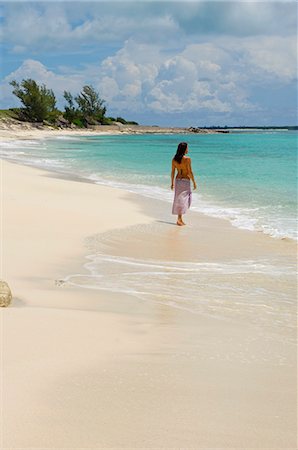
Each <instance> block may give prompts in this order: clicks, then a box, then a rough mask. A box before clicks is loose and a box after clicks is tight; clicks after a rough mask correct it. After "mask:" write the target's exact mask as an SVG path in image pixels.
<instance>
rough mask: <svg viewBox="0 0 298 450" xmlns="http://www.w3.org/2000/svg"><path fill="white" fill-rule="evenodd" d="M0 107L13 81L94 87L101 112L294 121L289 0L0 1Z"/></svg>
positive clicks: (190, 122)
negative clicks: (102, 102)
mask: <svg viewBox="0 0 298 450" xmlns="http://www.w3.org/2000/svg"><path fill="white" fill-rule="evenodd" d="M0 5H1V8H0V25H1V32H0V39H1V73H0V87H1V98H0V101H1V103H0V108H1V109H4V108H9V107H15V106H20V103H19V101H18V99H17V98H16V97H15V96H14V95H13V94H12V87H11V86H10V84H9V82H10V81H11V80H17V81H21V80H22V79H26V78H33V79H34V80H36V81H37V82H38V83H39V84H45V85H46V86H47V87H48V88H50V89H53V91H54V93H55V95H56V97H57V106H58V107H59V108H61V109H63V108H64V105H65V102H64V99H63V92H64V91H65V90H67V91H70V92H71V93H73V94H74V95H76V94H78V93H79V92H80V91H81V89H82V87H83V86H84V85H86V84H88V85H90V84H91V85H92V86H94V88H95V89H96V90H97V91H98V92H99V94H100V97H101V98H103V99H104V100H105V101H106V106H107V115H108V116H113V117H117V116H121V117H124V118H125V119H127V120H135V121H137V122H139V123H141V124H148V125H164V126H165V125H168V126H212V125H215V126H217V125H220V126H225V125H227V126H241V125H297V3H296V1H283V0H280V1H262V2H261V1H254V2H250V1H244V0H243V1H241V0H238V1H234V2H232V1H223V0H222V1H211V0H209V1H192V2H189V1H163V2H160V1H142V0H138V1H134V2H133V1H113V0H110V1H106V2H102V1H93V2H89V1H74V0H72V1H63V2H62V1H56V2H54V1H39V2H28V1H21V0H19V1H6V2H1V3H0Z"/></svg>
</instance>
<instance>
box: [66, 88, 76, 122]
mask: <svg viewBox="0 0 298 450" xmlns="http://www.w3.org/2000/svg"><path fill="white" fill-rule="evenodd" d="M63 97H64V98H65V100H66V102H67V105H66V106H65V113H64V117H65V119H66V120H68V121H69V122H73V121H74V120H75V119H77V118H79V117H78V116H79V111H78V109H77V108H76V107H75V104H74V98H73V96H72V94H71V93H70V92H68V91H64V93H63Z"/></svg>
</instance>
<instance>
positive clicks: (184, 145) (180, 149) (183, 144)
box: [174, 142, 187, 164]
mask: <svg viewBox="0 0 298 450" xmlns="http://www.w3.org/2000/svg"><path fill="white" fill-rule="evenodd" d="M186 150H187V142H180V144H179V145H178V147H177V151H176V155H175V156H174V160H175V161H177V163H179V164H180V163H181V161H182V158H183V156H184V155H185V152H186Z"/></svg>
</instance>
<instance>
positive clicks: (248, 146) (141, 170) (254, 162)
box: [1, 131, 298, 239]
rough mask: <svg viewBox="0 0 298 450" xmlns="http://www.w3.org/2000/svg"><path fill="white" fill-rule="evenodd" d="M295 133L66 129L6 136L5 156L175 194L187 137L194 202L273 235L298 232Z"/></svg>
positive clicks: (151, 192)
mask: <svg viewBox="0 0 298 450" xmlns="http://www.w3.org/2000/svg"><path fill="white" fill-rule="evenodd" d="M297 136H298V134H297V132H291V131H287V132H285V131H280V132H276V131H275V132H268V131H267V132H263V133H260V132H249V133H231V134H210V135H191V134H190V135H151V134H150V135H101V136H90V135H89V136H86V137H84V136H80V137H72V136H70V137H67V136H61V137H57V138H55V139H42V140H27V141H17V140H16V141H13V142H2V143H1V154H2V157H5V158H8V159H12V160H16V161H20V162H22V163H26V164H32V165H36V166H38V167H43V168H46V169H48V170H53V171H58V172H61V173H67V174H69V175H71V174H72V175H74V174H75V175H78V176H81V177H83V178H85V179H88V180H92V181H94V182H95V183H99V184H108V185H111V186H116V187H120V188H122V189H125V190H127V191H130V192H135V193H138V194H141V195H143V196H146V197H151V198H156V199H163V200H164V201H166V202H171V201H172V196H173V194H172V192H171V190H170V189H169V185H170V163H171V158H172V157H173V154H174V153H175V150H176V147H177V143H178V142H179V141H181V140H185V141H187V142H188V143H189V150H190V152H189V155H190V156H191V158H192V165H193V171H194V174H195V176H196V177H197V179H198V190H197V191H196V192H194V195H193V204H192V209H193V210H194V211H198V212H203V213H204V214H206V215H209V216H214V217H222V218H227V219H229V220H230V221H231V223H232V224H233V225H234V226H236V227H238V228H244V229H249V230H257V231H262V232H264V233H266V234H269V235H271V236H272V237H277V238H281V237H289V238H295V239H296V238H297V215H296V211H297V190H296V187H297V184H296V179H297Z"/></svg>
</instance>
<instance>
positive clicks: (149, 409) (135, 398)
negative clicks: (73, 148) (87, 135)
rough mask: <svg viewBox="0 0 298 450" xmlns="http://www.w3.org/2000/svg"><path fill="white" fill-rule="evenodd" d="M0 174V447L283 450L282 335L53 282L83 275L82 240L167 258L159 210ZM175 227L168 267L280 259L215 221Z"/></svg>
mask: <svg viewBox="0 0 298 450" xmlns="http://www.w3.org/2000/svg"><path fill="white" fill-rule="evenodd" d="M97 133H98V132H97ZM1 167H2V175H3V181H2V189H3V190H2V200H3V218H4V221H3V225H4V228H3V237H4V246H3V261H4V262H5V264H4V273H3V274H4V277H3V278H4V279H7V281H8V282H9V285H10V287H11V289H12V293H13V301H12V304H11V306H10V307H9V308H7V309H1V311H0V313H1V325H2V330H1V334H2V337H3V339H2V353H3V361H2V363H3V367H2V368H1V373H2V374H3V379H4V383H3V387H4V397H3V399H4V401H3V412H4V414H3V417H4V421H3V431H4V437H3V443H4V445H5V446H6V447H8V448H11V449H13V448H20V447H24V446H25V447H27V448H28V447H29V448H30V447H37V448H39V447H50V448H53V449H55V448H59V447H63V446H64V447H69V446H70V447H72V448H79V447H86V446H89V447H90V448H101V447H104V446H108V447H111V446H112V447H113V446H114V447H118V448H125V447H130V448H132V447H136V448H145V447H146V448H153V447H162V448H169V447H177V446H180V447H186V446H187V447H197V446H198V445H199V446H200V447H205V448H206V447H220V448H230V449H232V448H233V449H235V448H239V449H240V448H248V447H253V448H260V449H261V448H265V447H270V448H272V449H273V448H276V449H278V448H285V447H287V448H295V440H296V433H295V423H296V422H295V420H296V417H295V389H296V365H295V363H296V352H295V345H293V344H289V342H288V341H286V340H285V339H284V337H283V330H282V329H281V330H280V331H279V332H277V331H276V329H273V328H270V327H265V328H264V330H262V332H261V328H260V327H259V326H256V325H254V324H253V323H252V322H251V321H249V320H245V317H244V320H238V319H237V317H236V318H232V319H233V320H231V318H230V319H227V320H218V319H216V318H214V317H211V316H210V317H208V316H207V315H204V314H198V315H194V314H191V313H190V312H187V311H184V310H179V309H175V308H173V307H171V306H169V305H167V304H160V303H159V304H156V303H150V301H147V302H146V301H142V300H140V299H137V298H135V297H134V296H132V295H128V294H124V293H122V292H119V293H117V292H113V293H112V292H107V291H99V290H93V289H84V288H79V287H75V286H71V285H68V284H67V283H66V284H59V280H60V279H63V278H64V277H65V276H67V275H69V274H73V273H78V272H79V273H82V271H83V270H84V269H83V263H84V260H85V261H86V259H85V258H86V255H87V253H88V252H89V251H87V247H86V238H88V237H89V238H90V237H91V238H94V236H97V235H100V236H103V237H105V236H106V234H107V233H108V235H109V236H110V235H112V236H114V235H115V234H116V236H119V235H120V241H119V242H118V241H117V242H118V244H119V245H118V244H117V254H118V255H120V256H121V255H125V256H133V257H138V256H139V257H140V256H141V257H142V258H150V257H152V256H153V257H156V258H158V259H162V258H163V257H164V258H169V255H170V253H169V249H170V248H172V247H171V246H170V247H168V246H167V245H163V247H162V246H161V242H163V243H164V244H167V242H168V244H169V245H170V244H171V242H172V239H173V232H176V231H177V229H178V227H172V226H170V224H169V223H168V219H167V213H165V211H164V207H163V202H161V201H160V202H158V201H155V200H151V199H144V198H142V197H141V196H138V195H137V194H129V193H127V192H124V191H121V190H119V189H116V188H111V187H107V186H103V185H97V184H94V183H92V182H90V183H86V182H84V181H83V180H79V181H74V180H71V179H65V178H61V177H56V176H53V172H48V171H46V170H44V169H43V170H41V169H37V168H32V167H28V166H24V165H21V164H19V163H10V162H7V161H5V160H1ZM45 199H46V201H45ZM94 205H98V208H94ZM111 205H112V206H111ZM102 210H103V211H105V214H104V215H103V214H102ZM189 220H190V222H191V223H192V226H190V227H189V230H178V231H179V232H180V231H182V232H183V233H184V232H186V233H184V236H185V239H186V240H190V238H191V236H189V235H188V234H187V233H192V231H194V230H195V229H196V228H198V230H199V231H200V234H201V237H198V239H197V240H196V245H195V246H194V245H191V244H192V242H193V241H191V242H190V245H189V246H188V247H187V246H183V247H182V248H183V253H182V254H181V247H180V248H179V249H177V253H175V251H176V250H175V248H172V250H171V252H172V254H171V258H173V259H174V260H175V259H177V258H179V259H181V258H182V259H185V260H186V261H187V260H189V258H190V257H191V255H194V254H195V255H198V254H199V255H200V258H201V259H202V261H205V260H207V261H209V262H213V261H217V260H220V261H221V260H225V259H226V260H228V259H230V258H240V257H241V255H242V256H243V255H244V254H245V257H247V258H249V257H251V258H254V257H259V256H261V255H263V254H265V255H268V256H269V255H278V254H279V253H281V256H282V257H285V256H286V255H288V254H292V253H293V250H294V245H293V244H292V242H287V241H275V240H274V239H272V238H271V237H269V236H265V235H261V234H259V233H254V232H249V231H243V230H239V229H236V228H235V227H232V225H231V224H229V223H228V222H227V221H224V220H222V219H214V218H210V217H206V216H203V215H200V214H198V213H191V212H190V215H189ZM156 221H157V222H158V221H160V222H159V223H157V224H156V223H155V222H156ZM156 226H158V228H157V229H156V232H157V234H156V233H155V232H154V230H155V228H154V227H156ZM152 230H153V231H152ZM135 231H136V232H135ZM150 232H154V233H155V234H153V235H152V236H151V235H150ZM127 233H129V234H127ZM158 236H159V237H160V239H161V240H158ZM140 239H141V241H140ZM167 239H168V241H167ZM140 242H141V243H142V245H140ZM178 250H179V252H178ZM111 254H112V253H111ZM56 280H57V281H58V283H56ZM161 400H162V401H161ZM169 411H171V414H169ZM215 423H216V425H214V424H215ZM115 427H117V433H115ZM214 427H216V433H214ZM152 431H153V432H152ZM243 445H244V446H245V447H243Z"/></svg>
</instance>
